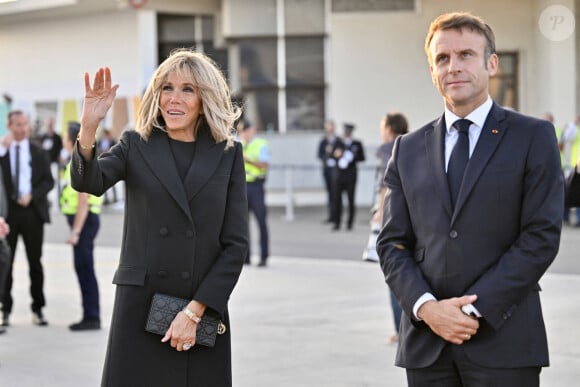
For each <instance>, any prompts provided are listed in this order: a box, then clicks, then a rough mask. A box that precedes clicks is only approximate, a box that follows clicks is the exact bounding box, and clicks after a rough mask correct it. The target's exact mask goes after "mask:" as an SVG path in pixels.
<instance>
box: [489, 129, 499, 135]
mask: <svg viewBox="0 0 580 387" xmlns="http://www.w3.org/2000/svg"><path fill="white" fill-rule="evenodd" d="M491 132H492V133H493V134H498V133H499V130H497V129H492V130H491Z"/></svg>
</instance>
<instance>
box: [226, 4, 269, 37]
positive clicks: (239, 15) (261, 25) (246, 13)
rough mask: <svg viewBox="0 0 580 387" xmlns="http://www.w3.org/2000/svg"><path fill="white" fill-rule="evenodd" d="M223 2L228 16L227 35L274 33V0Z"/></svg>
mask: <svg viewBox="0 0 580 387" xmlns="http://www.w3.org/2000/svg"><path fill="white" fill-rule="evenodd" d="M224 4H225V6H226V7H228V11H229V12H228V15H229V18H230V21H229V27H230V30H229V31H226V34H227V35H229V36H232V37H234V36H236V37H237V36H264V35H271V36H274V35H276V24H277V23H276V0H244V1H240V0H230V1H227V2H224Z"/></svg>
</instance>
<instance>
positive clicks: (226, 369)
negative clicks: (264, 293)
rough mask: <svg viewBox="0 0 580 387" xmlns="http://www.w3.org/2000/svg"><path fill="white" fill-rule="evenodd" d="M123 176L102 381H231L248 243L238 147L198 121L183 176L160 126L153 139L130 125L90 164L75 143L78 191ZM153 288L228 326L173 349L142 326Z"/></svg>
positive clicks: (101, 187) (95, 190)
mask: <svg viewBox="0 0 580 387" xmlns="http://www.w3.org/2000/svg"><path fill="white" fill-rule="evenodd" d="M119 180H124V181H125V192H126V197H125V219H124V226H123V240H122V246H121V257H120V262H119V267H118V269H117V271H116V273H115V276H114V278H113V283H115V284H116V285H117V293H116V299H115V306H114V310H113V319H112V322H111V328H110V334H109V345H108V350H107V358H106V361H105V370H104V374H103V381H102V383H103V385H107V386H129V385H143V386H144V385H166V386H193V385H196V386H197V385H208V386H209V385H211V386H214V385H215V386H229V385H230V384H231V369H230V367H231V364H230V352H231V349H230V336H229V332H230V329H229V328H230V327H229V321H228V313H227V303H228V299H229V297H230V294H231V292H232V290H233V288H234V285H235V284H236V282H237V280H238V277H239V275H240V273H241V270H242V266H243V262H244V257H245V255H246V251H247V249H248V204H247V199H246V183H245V173H244V163H243V158H242V147H241V145H240V144H239V143H235V145H234V146H233V147H231V148H229V149H227V150H225V142H220V143H216V142H215V141H214V140H213V138H212V137H211V135H210V132H209V128H207V127H202V128H200V129H199V131H198V136H197V144H196V151H195V156H194V159H193V163H192V166H191V168H190V170H189V172H188V173H187V175H186V178H185V180H184V182H182V180H181V178H180V177H179V175H178V171H177V167H176V165H175V162H174V159H173V156H172V153H171V149H170V145H169V140H168V137H167V134H165V133H163V132H161V131H160V130H154V131H153V133H152V134H151V136H150V137H149V139H148V140H147V141H145V140H143V139H142V138H141V137H140V136H139V135H138V134H137V133H136V132H134V131H127V132H125V133H123V135H122V138H121V140H120V142H119V143H118V144H117V145H115V146H114V147H112V148H111V149H110V151H109V152H106V153H104V154H102V155H101V156H100V157H99V158H98V159H93V160H89V161H85V160H84V159H83V157H82V156H80V154H79V153H78V148H76V149H75V151H74V154H73V158H72V167H71V182H72V186H73V188H75V189H77V190H79V191H84V192H89V193H92V194H95V195H101V194H103V193H104V192H105V191H106V190H107V189H108V188H109V187H111V186H112V185H113V184H115V183H116V182H117V181H119ZM155 292H160V293H165V294H169V295H174V296H178V297H183V298H188V299H196V300H198V301H200V302H202V303H204V304H206V305H207V306H208V308H211V309H213V310H215V311H217V312H219V313H220V314H221V315H222V319H223V321H224V323H225V324H226V326H227V327H228V330H227V331H226V333H225V334H223V335H219V336H218V338H217V340H216V346H215V347H214V348H213V349H211V350H208V349H206V348H200V347H199V346H194V347H193V348H192V349H191V350H190V351H188V353H187V354H184V353H179V352H177V351H176V350H175V349H173V348H171V347H170V346H169V345H168V344H162V343H160V342H159V341H160V339H161V338H160V337H159V336H156V335H153V334H151V333H147V332H145V330H144V327H145V322H146V320H147V314H148V310H149V307H150V303H151V298H152V296H153V294H154V293H155ZM160 370H171V372H160ZM196 383H197V384H196Z"/></svg>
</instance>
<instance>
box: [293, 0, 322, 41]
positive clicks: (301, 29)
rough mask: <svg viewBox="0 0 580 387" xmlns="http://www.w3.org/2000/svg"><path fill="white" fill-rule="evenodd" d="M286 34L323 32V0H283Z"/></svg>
mask: <svg viewBox="0 0 580 387" xmlns="http://www.w3.org/2000/svg"><path fill="white" fill-rule="evenodd" d="M284 15H285V24H286V35H292V34H323V33H324V0H285V1H284Z"/></svg>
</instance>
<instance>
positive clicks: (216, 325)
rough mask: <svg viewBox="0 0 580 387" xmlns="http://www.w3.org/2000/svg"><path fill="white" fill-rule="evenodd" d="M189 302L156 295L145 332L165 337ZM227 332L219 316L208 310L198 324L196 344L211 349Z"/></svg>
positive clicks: (159, 294)
mask: <svg viewBox="0 0 580 387" xmlns="http://www.w3.org/2000/svg"><path fill="white" fill-rule="evenodd" d="M189 301H190V300H188V299H185V298H179V297H174V296H168V295H167V294H161V293H155V294H154V295H153V299H152V300H151V308H150V309H149V316H148V317H147V324H146V325H145V330H146V331H147V332H151V333H155V334H158V335H162V336H163V335H165V332H167V330H168V329H169V326H170V325H171V322H172V321H173V319H174V318H175V316H176V315H177V313H179V312H180V311H181V310H182V309H183V308H185V307H186V306H187V304H189ZM225 331H226V326H225V325H224V323H222V322H221V320H220V318H219V315H218V314H217V313H216V312H214V311H213V310H211V309H206V311H205V313H204V314H203V316H202V317H201V321H200V322H199V323H198V324H197V330H196V338H195V344H196V345H198V344H199V345H203V346H206V347H210V348H211V347H213V346H214V345H215V339H216V335H218V334H220V335H221V334H223V333H225Z"/></svg>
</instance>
